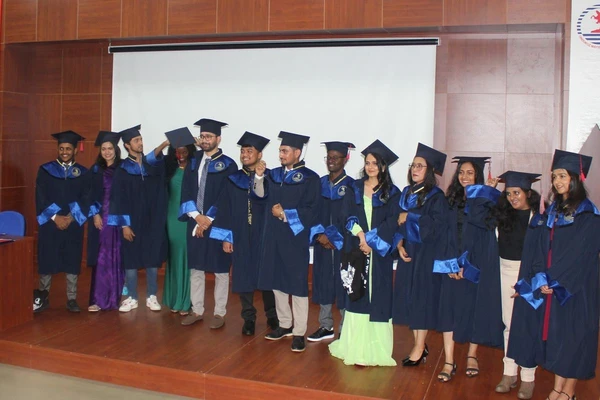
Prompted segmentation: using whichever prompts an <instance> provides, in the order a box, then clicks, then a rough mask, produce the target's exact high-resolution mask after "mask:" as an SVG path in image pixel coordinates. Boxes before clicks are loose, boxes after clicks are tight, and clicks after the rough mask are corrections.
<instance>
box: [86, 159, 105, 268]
mask: <svg viewBox="0 0 600 400" xmlns="http://www.w3.org/2000/svg"><path fill="white" fill-rule="evenodd" d="M87 175H88V182H89V183H88V185H89V192H88V201H87V204H88V207H89V212H88V218H90V221H89V223H88V225H87V227H88V229H87V265H89V266H94V265H96V264H97V263H98V251H99V249H100V231H99V230H98V229H96V227H95V226H94V221H93V219H92V217H93V216H94V215H96V214H98V213H99V212H101V208H102V199H103V196H104V187H103V186H104V184H103V177H104V170H103V169H102V168H100V166H99V165H98V164H94V165H93V166H92V167H91V168H90V169H89V171H88V172H87Z"/></svg>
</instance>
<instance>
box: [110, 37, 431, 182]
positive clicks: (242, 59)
mask: <svg viewBox="0 0 600 400" xmlns="http://www.w3.org/2000/svg"><path fill="white" fill-rule="evenodd" d="M435 54H436V47H435V46H432V45H412V46H371V47H362V46H356V47H308V48H261V49H235V50H190V51H161V52H134V53H116V54H114V69H113V99H112V129H113V130H114V131H119V130H122V129H125V128H128V127H130V126H133V125H137V124H142V130H141V132H142V136H143V138H144V152H145V153H148V152H149V151H151V149H153V148H154V147H156V146H157V145H158V144H159V143H161V142H162V141H163V140H165V136H164V132H166V131H170V130H173V129H176V128H179V127H183V126H187V127H189V128H190V130H191V132H192V134H193V135H194V136H196V137H197V136H199V134H200V130H199V128H198V127H194V126H193V124H194V122H195V121H197V120H199V119H200V118H212V119H216V120H219V121H223V122H227V123H228V124H229V127H227V128H225V129H223V133H222V141H221V146H220V147H221V148H222V149H223V152H224V153H225V154H226V155H228V156H230V157H232V158H233V159H234V160H235V161H236V162H237V163H238V165H240V163H239V147H238V146H237V145H236V143H237V141H238V139H239V138H240V137H241V135H242V134H243V133H244V131H250V132H253V133H256V134H259V135H262V136H265V137H267V138H269V139H271V143H270V144H269V145H267V147H266V148H265V150H264V152H263V159H264V160H265V161H266V162H267V165H268V166H269V167H271V168H274V167H276V166H279V165H280V164H279V159H278V148H279V140H278V139H277V135H278V134H279V131H281V130H284V131H288V132H294V133H298V134H301V135H307V136H310V138H311V139H310V141H309V143H308V146H305V149H304V153H303V157H304V158H305V160H306V164H307V166H308V167H309V168H311V169H313V170H314V171H316V172H317V173H318V174H319V175H324V174H326V173H327V169H326V166H325V162H324V160H323V158H324V157H325V155H326V150H325V146H323V145H321V142H325V141H334V140H339V141H347V142H352V143H354V144H355V145H356V150H355V151H353V152H351V155H350V160H349V162H348V165H347V166H346V171H347V173H348V174H349V175H350V176H353V177H358V174H359V171H360V170H361V169H362V165H363V158H362V157H361V155H360V151H361V150H362V149H364V148H365V147H366V146H368V145H369V144H370V143H371V142H373V141H374V140H375V139H380V140H381V141H382V142H384V143H385V144H386V145H387V146H388V147H390V148H391V149H392V150H393V151H394V152H395V153H396V154H397V155H398V156H399V157H400V159H399V160H398V161H397V162H396V163H395V164H394V165H393V166H392V168H391V171H392V178H393V180H394V183H395V184H396V185H397V186H399V187H400V188H402V187H404V186H405V185H406V171H407V164H408V163H409V162H410V161H411V160H412V157H413V155H414V152H415V149H416V146H417V142H419V141H420V142H423V143H425V144H428V145H432V144H433V123H434V96H435Z"/></svg>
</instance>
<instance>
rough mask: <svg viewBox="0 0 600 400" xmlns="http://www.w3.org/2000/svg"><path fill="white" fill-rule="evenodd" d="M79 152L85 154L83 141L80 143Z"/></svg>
mask: <svg viewBox="0 0 600 400" xmlns="http://www.w3.org/2000/svg"><path fill="white" fill-rule="evenodd" d="M79 151H80V152H83V140H80V141H79Z"/></svg>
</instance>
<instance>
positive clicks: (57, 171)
mask: <svg viewBox="0 0 600 400" xmlns="http://www.w3.org/2000/svg"><path fill="white" fill-rule="evenodd" d="M52 136H53V137H54V138H55V139H56V140H57V141H58V157H57V159H56V160H55V161H50V162H48V163H45V164H43V165H42V166H40V168H39V170H38V174H37V179H36V183H35V202H36V212H37V221H38V224H39V225H40V227H39V233H38V273H39V275H40V283H39V290H35V291H34V294H33V312H41V311H43V310H45V309H46V308H48V306H49V305H50V301H49V299H48V295H49V291H50V285H51V283H52V275H54V274H58V273H61V272H64V273H65V274H66V278H67V310H69V311H71V312H79V311H80V309H79V305H77V300H76V298H77V277H78V275H79V271H80V265H81V252H82V249H83V224H84V223H85V221H86V219H87V217H86V216H87V209H86V206H85V203H86V202H85V195H86V193H85V192H86V185H85V180H86V179H85V178H83V175H84V174H85V172H86V171H87V169H86V168H85V167H83V166H82V165H80V164H77V163H76V162H75V155H76V154H77V143H78V142H79V141H80V140H83V139H84V138H83V137H82V136H80V135H78V134H77V133H75V132H73V131H66V132H60V133H55V134H53V135H52Z"/></svg>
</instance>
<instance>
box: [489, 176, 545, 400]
mask: <svg viewBox="0 0 600 400" xmlns="http://www.w3.org/2000/svg"><path fill="white" fill-rule="evenodd" d="M539 176H540V174H532V173H527V172H518V171H506V172H505V173H503V174H502V175H500V176H499V177H498V178H500V179H501V182H504V191H503V192H502V196H500V199H499V201H498V207H497V208H496V212H495V214H496V217H497V221H498V254H499V256H500V287H501V297H502V321H503V322H504V325H505V328H504V354H505V356H504V358H503V360H502V361H503V364H504V371H503V373H502V379H501V380H500V383H498V384H497V385H496V388H495V391H496V392H497V393H508V392H510V390H511V389H512V388H515V387H516V386H517V380H518V376H517V375H518V372H519V366H520V367H521V386H520V387H519V391H518V393H517V397H518V398H520V399H531V398H532V397H533V390H534V388H535V382H534V381H535V369H536V367H535V366H533V367H527V366H524V365H519V364H518V363H517V362H516V361H515V360H513V359H512V358H510V357H508V356H507V355H506V354H507V351H508V346H509V342H510V340H509V338H510V335H511V332H512V331H513V327H512V325H513V322H515V324H516V325H517V328H516V329H515V332H517V335H516V336H515V337H516V340H520V338H519V336H521V337H524V336H528V334H527V333H526V332H525V333H522V332H519V327H518V325H519V323H521V321H519V317H517V318H516V319H514V321H513V317H512V316H513V311H514V310H515V308H519V307H524V308H525V309H524V310H525V311H528V310H531V311H532V312H533V311H534V310H533V309H532V308H531V307H530V306H529V304H528V303H527V302H526V301H525V300H523V299H521V298H517V299H515V298H514V293H515V291H514V289H513V288H514V286H515V283H516V282H517V281H518V280H519V273H520V270H521V262H522V259H523V248H524V247H525V245H527V247H530V248H531V247H534V246H535V244H531V239H532V236H533V235H532V233H531V231H532V230H531V229H529V228H528V226H529V222H530V221H531V219H532V218H533V217H534V216H536V215H537V214H539V212H540V199H541V197H540V194H539V193H538V192H536V191H535V190H533V189H532V188H531V185H532V183H533V182H535V181H537V180H539V179H538V177H539ZM527 236H530V238H529V240H528V239H527ZM519 303H520V304H519ZM534 318H535V317H534ZM529 336H530V337H531V335H529ZM527 352H529V349H525V351H524V352H521V353H522V354H525V353H527Z"/></svg>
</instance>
